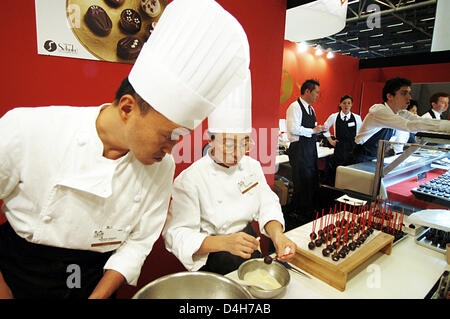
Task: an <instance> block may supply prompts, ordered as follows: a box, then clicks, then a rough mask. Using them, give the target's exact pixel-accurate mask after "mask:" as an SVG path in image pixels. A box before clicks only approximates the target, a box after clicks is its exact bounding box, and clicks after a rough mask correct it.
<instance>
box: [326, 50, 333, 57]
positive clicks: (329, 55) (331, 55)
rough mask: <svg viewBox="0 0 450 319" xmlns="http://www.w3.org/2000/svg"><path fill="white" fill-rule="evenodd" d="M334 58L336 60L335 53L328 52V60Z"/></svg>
mask: <svg viewBox="0 0 450 319" xmlns="http://www.w3.org/2000/svg"><path fill="white" fill-rule="evenodd" d="M332 58H334V53H333V51H331V50H330V51H328V53H327V59H332Z"/></svg>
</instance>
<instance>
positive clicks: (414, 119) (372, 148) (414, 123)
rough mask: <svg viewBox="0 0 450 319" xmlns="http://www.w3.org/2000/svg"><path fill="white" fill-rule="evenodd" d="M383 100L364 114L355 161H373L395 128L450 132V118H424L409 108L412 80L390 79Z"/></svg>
mask: <svg viewBox="0 0 450 319" xmlns="http://www.w3.org/2000/svg"><path fill="white" fill-rule="evenodd" d="M382 96H383V101H384V103H383V104H375V105H373V106H372V107H371V108H370V109H369V113H368V114H367V116H366V117H365V118H364V121H363V123H362V125H361V129H360V131H359V134H358V135H357V136H356V137H355V142H356V144H357V145H356V146H355V149H354V150H353V161H352V162H353V163H360V162H366V161H371V160H373V159H375V158H376V157H377V152H378V142H379V141H380V140H386V141H388V140H389V139H390V138H391V137H392V136H393V134H394V130H403V131H407V132H418V131H439V132H449V131H450V122H449V121H439V120H436V119H426V118H421V117H419V116H417V115H415V114H413V113H411V112H409V111H407V110H406V108H407V106H408V104H409V101H410V100H411V81H409V80H408V79H404V78H400V77H396V78H393V79H389V80H387V81H386V83H385V85H384V87H383V92H382Z"/></svg>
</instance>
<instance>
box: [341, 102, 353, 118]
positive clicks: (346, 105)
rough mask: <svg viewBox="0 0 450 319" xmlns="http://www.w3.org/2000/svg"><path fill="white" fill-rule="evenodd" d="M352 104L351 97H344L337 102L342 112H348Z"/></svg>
mask: <svg viewBox="0 0 450 319" xmlns="http://www.w3.org/2000/svg"><path fill="white" fill-rule="evenodd" d="M352 105H353V102H352V100H351V99H345V100H343V101H342V102H341V103H340V104H339V106H340V107H341V110H342V112H344V114H348V113H350V110H351V109H352Z"/></svg>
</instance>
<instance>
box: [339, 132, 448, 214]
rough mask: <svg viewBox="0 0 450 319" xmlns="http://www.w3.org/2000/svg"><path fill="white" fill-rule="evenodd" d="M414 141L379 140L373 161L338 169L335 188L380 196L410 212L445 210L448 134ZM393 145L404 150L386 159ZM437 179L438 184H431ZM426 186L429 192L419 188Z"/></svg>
mask: <svg viewBox="0 0 450 319" xmlns="http://www.w3.org/2000/svg"><path fill="white" fill-rule="evenodd" d="M416 141H417V142H416V143H398V142H390V141H385V140H381V141H380V142H379V146H378V156H377V159H376V160H373V161H370V162H363V163H358V164H354V165H349V166H339V167H338V168H337V170H336V183H335V188H336V189H339V190H341V191H343V192H348V193H350V194H351V195H352V196H353V197H357V198H363V199H366V200H372V201H373V200H375V199H376V198H377V197H378V196H381V197H383V198H386V199H389V200H392V201H396V202H398V203H400V204H403V205H405V206H408V207H409V208H410V209H411V211H415V210H420V209H427V208H448V207H449V206H450V176H447V175H449V174H446V173H447V171H448V169H450V153H449V151H450V134H448V133H435V132H427V133H422V132H419V133H417V134H416ZM394 144H402V145H404V148H405V151H404V152H403V153H401V154H399V155H395V156H389V157H386V156H385V154H386V151H387V150H388V149H389V148H390V147H392V145H394ZM438 179H439V180H440V181H439V183H437V182H434V181H437V180H438ZM426 183H430V189H428V188H425V187H421V185H423V184H426ZM433 183H435V184H436V185H431V184H433ZM434 189H436V190H434ZM422 190H425V191H428V192H422ZM415 208H416V209H415Z"/></svg>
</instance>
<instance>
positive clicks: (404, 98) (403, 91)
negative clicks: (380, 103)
mask: <svg viewBox="0 0 450 319" xmlns="http://www.w3.org/2000/svg"><path fill="white" fill-rule="evenodd" d="M386 96H387V99H388V100H387V102H388V104H389V105H390V106H391V107H392V108H394V111H396V112H398V111H400V110H406V108H407V107H408V105H409V101H410V100H411V87H409V86H402V87H401V88H400V89H398V90H397V91H395V94H394V95H392V94H390V93H388V94H387V95H386Z"/></svg>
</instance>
